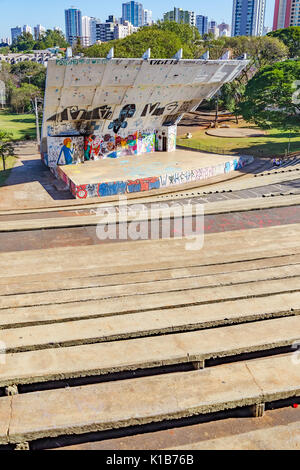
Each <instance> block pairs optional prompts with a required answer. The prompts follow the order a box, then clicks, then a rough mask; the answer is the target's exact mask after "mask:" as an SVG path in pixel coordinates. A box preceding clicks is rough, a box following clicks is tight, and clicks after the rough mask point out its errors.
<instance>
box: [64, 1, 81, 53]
mask: <svg viewBox="0 0 300 470" xmlns="http://www.w3.org/2000/svg"><path fill="white" fill-rule="evenodd" d="M65 21H66V38H67V41H68V43H69V44H70V45H71V46H73V45H75V44H76V43H77V40H78V38H80V39H81V38H82V15H81V11H80V10H78V9H77V8H74V7H72V8H69V9H68V10H65Z"/></svg>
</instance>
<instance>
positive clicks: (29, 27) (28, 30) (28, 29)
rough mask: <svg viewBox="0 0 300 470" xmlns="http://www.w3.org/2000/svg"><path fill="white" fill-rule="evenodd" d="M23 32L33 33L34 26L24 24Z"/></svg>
mask: <svg viewBox="0 0 300 470" xmlns="http://www.w3.org/2000/svg"><path fill="white" fill-rule="evenodd" d="M23 33H29V34H32V27H31V26H29V25H28V24H24V26H23Z"/></svg>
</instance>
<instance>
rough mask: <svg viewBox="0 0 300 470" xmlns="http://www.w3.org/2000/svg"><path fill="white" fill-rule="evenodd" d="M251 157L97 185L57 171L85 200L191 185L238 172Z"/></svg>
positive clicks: (77, 196)
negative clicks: (85, 182)
mask: <svg viewBox="0 0 300 470" xmlns="http://www.w3.org/2000/svg"><path fill="white" fill-rule="evenodd" d="M252 160H253V158H252V157H237V158H235V159H233V160H231V161H228V162H226V163H221V164H219V165H216V166H212V167H207V168H200V169H192V170H185V171H182V172H177V173H176V172H173V173H170V174H169V173H167V174H164V175H161V176H158V177H148V178H139V179H137V180H134V181H132V180H128V181H112V182H103V183H98V184H84V185H80V186H76V185H75V184H74V183H73V182H72V181H71V180H70V179H69V178H68V176H66V175H65V174H64V173H63V171H62V169H60V168H59V169H58V173H59V176H60V178H62V179H63V180H64V182H65V183H66V184H67V185H68V186H69V188H70V190H71V192H72V194H73V195H74V196H75V197H76V198H78V199H86V198H88V197H106V196H115V195H118V194H131V193H135V192H142V191H151V190H154V189H160V188H166V187H169V186H175V185H180V184H185V183H192V182H194V181H200V180H204V179H208V178H212V177H214V176H218V175H221V174H224V173H226V172H228V171H229V168H231V171H234V170H240V169H242V168H243V167H244V166H245V165H247V164H249V163H251V161H252Z"/></svg>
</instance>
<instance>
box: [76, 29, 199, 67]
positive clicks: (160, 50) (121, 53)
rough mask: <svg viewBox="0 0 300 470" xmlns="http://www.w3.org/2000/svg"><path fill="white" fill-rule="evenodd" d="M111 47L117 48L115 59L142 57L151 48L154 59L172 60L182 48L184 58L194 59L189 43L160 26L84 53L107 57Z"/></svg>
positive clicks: (91, 55) (92, 48) (97, 45)
mask: <svg viewBox="0 0 300 470" xmlns="http://www.w3.org/2000/svg"><path fill="white" fill-rule="evenodd" d="M179 26H185V25H179ZM111 47H114V48H115V57H131V58H133V57H134V58H135V57H142V55H143V54H144V52H145V51H146V50H147V49H148V48H149V47H150V48H151V57H153V58H158V59H160V58H163V59H164V58H166V59H168V58H172V57H173V56H174V55H175V54H176V52H177V51H178V50H179V49H181V48H182V49H183V56H184V58H186V59H192V58H194V53H193V49H192V48H191V45H190V44H189V43H184V41H183V39H181V38H180V37H179V36H178V34H177V33H176V32H175V31H170V30H168V29H166V28H165V27H160V26H159V25H153V26H147V27H145V28H141V29H140V30H139V31H138V32H137V33H134V34H132V35H131V36H127V37H126V38H124V39H118V40H114V41H109V42H106V43H102V44H100V45H99V44H95V45H93V46H91V47H88V48H87V49H84V51H83V53H84V55H85V56H87V57H106V56H107V54H108V52H109V50H110V49H111Z"/></svg>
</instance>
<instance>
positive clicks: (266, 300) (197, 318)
mask: <svg viewBox="0 0 300 470" xmlns="http://www.w3.org/2000/svg"><path fill="white" fill-rule="evenodd" d="M299 298H300V293H299V292H294V293H293V292H291V293H288V294H283V293H280V294H275V295H271V294H270V295H267V296H265V297H252V298H251V302H249V299H248V298H247V299H243V300H234V301H224V302H217V303H210V304H208V305H205V304H204V305H186V306H185V307H178V306H177V307H176V308H164V309H163V310H160V309H159V308H158V309H157V310H147V311H143V310H142V309H143V307H142V306H141V307H140V308H141V310H139V308H138V307H139V305H138V306H136V307H137V308H135V309H134V306H132V313H126V312H128V305H127V306H126V303H125V304H124V303H118V304H117V305H116V307H115V308H114V306H113V305H111V306H110V308H109V306H108V307H107V306H106V307H105V306H104V305H103V306H102V307H101V308H100V306H99V308H98V310H96V309H95V310H94V312H95V313H93V310H89V309H88V308H87V309H79V308H78V309H77V311H74V305H72V309H67V310H66V312H65V313H62V312H61V306H59V307H58V308H56V309H55V310H54V308H53V307H52V309H49V308H47V310H42V311H41V308H35V309H32V308H31V309H22V311H21V312H18V311H17V312H15V313H13V312H11V311H10V310H8V311H6V312H3V311H2V312H1V315H0V328H1V329H7V328H13V327H15V328H16V327H21V326H29V325H31V326H33V325H39V324H56V323H59V322H64V321H67V320H72V321H74V320H76V319H77V320H79V319H85V320H87V319H89V318H97V319H98V321H99V327H100V328H101V331H105V325H107V330H108V331H109V332H110V333H111V334H113V333H115V334H120V332H122V334H125V333H126V331H128V329H130V331H131V332H135V334H136V335H139V334H141V331H142V332H143V334H147V332H148V333H149V334H150V333H153V332H155V331H157V332H158V331H159V332H161V333H167V332H172V331H177V330H178V331H183V330H185V329H187V330H189V329H191V330H192V329H201V328H209V327H215V326H222V325H227V324H235V323H240V322H247V321H255V320H263V319H266V318H273V317H274V318H276V317H280V316H284V315H294V314H298V311H299V308H300V306H299ZM88 307H90V305H89V306H88ZM107 308H108V310H107ZM115 316H116V318H115ZM110 317H111V318H110ZM147 328H149V330H147Z"/></svg>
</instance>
